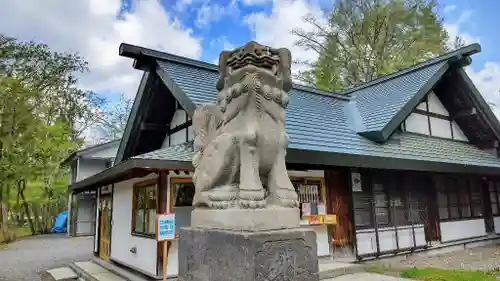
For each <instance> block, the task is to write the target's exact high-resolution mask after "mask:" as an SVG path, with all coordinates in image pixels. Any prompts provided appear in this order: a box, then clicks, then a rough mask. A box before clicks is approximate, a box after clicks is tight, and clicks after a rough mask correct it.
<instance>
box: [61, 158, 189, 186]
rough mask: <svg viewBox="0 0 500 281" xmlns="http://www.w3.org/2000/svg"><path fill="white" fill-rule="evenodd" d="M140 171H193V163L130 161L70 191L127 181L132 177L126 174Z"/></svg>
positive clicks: (89, 178)
mask: <svg viewBox="0 0 500 281" xmlns="http://www.w3.org/2000/svg"><path fill="white" fill-rule="evenodd" d="M133 169H139V170H142V171H144V173H145V174H148V173H151V172H154V171H158V170H168V169H172V170H182V169H192V165H191V162H184V161H169V160H157V159H129V160H126V161H125V162H122V163H120V164H118V165H116V166H113V167H111V168H108V169H106V170H104V171H102V172H100V173H98V174H95V175H93V176H91V177H88V178H86V179H84V180H81V181H79V182H76V183H73V184H72V185H70V186H69V190H70V191H79V190H88V189H94V188H99V187H102V186H106V185H109V184H114V183H117V182H121V181H124V180H127V179H129V178H132V177H128V178H127V177H126V173H127V172H129V171H131V170H133Z"/></svg>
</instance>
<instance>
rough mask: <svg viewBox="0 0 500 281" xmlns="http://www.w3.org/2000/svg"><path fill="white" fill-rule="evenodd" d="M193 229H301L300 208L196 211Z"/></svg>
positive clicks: (194, 212) (192, 224)
mask: <svg viewBox="0 0 500 281" xmlns="http://www.w3.org/2000/svg"><path fill="white" fill-rule="evenodd" d="M191 227H201V228H211V229H225V230H235V231H251V232H253V231H267V230H279V229H289V228H299V227H300V211H299V209H298V208H282V207H274V206H273V207H268V208H265V209H230V210H217V209H194V210H193V211H192V212H191Z"/></svg>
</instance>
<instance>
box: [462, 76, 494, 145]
mask: <svg viewBox="0 0 500 281" xmlns="http://www.w3.org/2000/svg"><path fill="white" fill-rule="evenodd" d="M457 73H458V75H460V77H461V78H462V79H463V81H464V82H465V83H466V84H467V87H469V89H470V91H471V98H472V101H473V103H474V104H475V105H476V107H477V108H478V109H479V111H480V114H481V115H483V116H484V118H485V119H486V121H487V122H488V124H489V125H490V128H491V129H492V130H493V132H494V133H495V135H496V137H497V138H498V139H500V122H499V121H498V118H497V117H496V116H495V113H493V111H492V110H491V108H490V106H489V105H488V103H487V102H486V100H485V99H484V98H483V96H482V95H481V93H480V92H479V90H478V89H477V88H476V86H475V85H474V82H472V80H471V79H470V77H469V75H467V73H465V71H464V70H463V69H458V70H457Z"/></svg>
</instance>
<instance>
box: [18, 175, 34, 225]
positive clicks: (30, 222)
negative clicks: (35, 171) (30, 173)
mask: <svg viewBox="0 0 500 281" xmlns="http://www.w3.org/2000/svg"><path fill="white" fill-rule="evenodd" d="M25 188H26V181H24V180H23V188H22V189H21V190H20V192H19V196H20V197H21V200H23V207H24V213H25V214H26V216H27V217H28V226H29V228H30V230H31V234H32V235H35V234H36V231H35V225H34V223H33V219H32V218H31V213H30V208H29V206H28V202H26V198H24V189H25ZM23 222H24V219H23Z"/></svg>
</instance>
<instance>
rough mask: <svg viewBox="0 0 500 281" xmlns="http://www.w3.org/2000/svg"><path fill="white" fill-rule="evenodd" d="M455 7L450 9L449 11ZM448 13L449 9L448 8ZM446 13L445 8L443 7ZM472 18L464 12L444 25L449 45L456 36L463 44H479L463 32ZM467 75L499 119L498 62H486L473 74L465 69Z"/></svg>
mask: <svg viewBox="0 0 500 281" xmlns="http://www.w3.org/2000/svg"><path fill="white" fill-rule="evenodd" d="M455 8H456V7H453V8H451V10H453V9H455ZM448 10H449V11H451V10H450V8H448ZM445 11H446V7H445ZM472 17H473V13H472V11H464V12H462V13H461V14H460V16H459V18H458V20H457V21H456V22H454V23H445V24H444V27H445V29H446V30H447V31H448V34H449V36H450V43H452V42H453V40H454V39H455V37H456V36H459V37H461V38H463V39H464V41H465V44H472V43H479V42H480V38H479V37H477V36H473V35H471V34H469V33H466V32H464V31H463V26H464V25H466V24H468V23H469V22H470V21H471V20H472ZM465 70H466V72H467V74H468V75H469V77H470V78H471V80H472V81H473V82H474V85H476V87H477V89H478V90H479V92H480V93H481V94H482V95H483V97H484V99H485V100H486V101H487V102H489V103H492V104H493V105H494V106H493V111H494V112H495V114H496V115H497V117H500V93H499V91H500V64H499V63H498V62H487V63H485V64H484V66H483V68H482V69H480V70H479V71H477V72H475V71H474V70H473V69H472V68H471V67H467V68H466V69H465Z"/></svg>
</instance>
